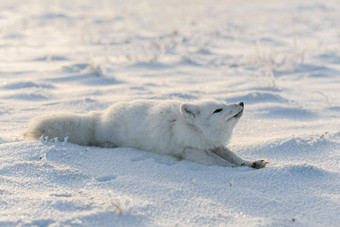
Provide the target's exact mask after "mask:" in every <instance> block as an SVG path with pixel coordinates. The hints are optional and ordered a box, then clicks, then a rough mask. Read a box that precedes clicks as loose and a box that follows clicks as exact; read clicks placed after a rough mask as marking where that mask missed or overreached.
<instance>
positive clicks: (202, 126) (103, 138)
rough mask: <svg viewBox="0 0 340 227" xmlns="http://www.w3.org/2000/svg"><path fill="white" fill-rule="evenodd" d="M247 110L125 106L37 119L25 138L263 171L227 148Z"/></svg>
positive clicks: (207, 105) (155, 103) (209, 104)
mask: <svg viewBox="0 0 340 227" xmlns="http://www.w3.org/2000/svg"><path fill="white" fill-rule="evenodd" d="M243 107H244V104H243V103H242V102H241V103H239V104H229V105H227V104H225V103H222V102H216V101H196V102H191V103H182V102H180V101H164V100H149V101H133V102H120V103H117V104H114V105H112V106H111V107H109V108H108V109H107V110H106V111H104V112H90V113H89V114H54V115H49V116H45V117H42V118H38V119H36V120H34V121H33V122H32V123H31V124H30V126H29V128H28V130H27V131H26V132H24V136H25V137H27V138H31V139H38V138H40V137H41V136H47V137H48V138H58V139H59V140H60V141H62V140H63V139H64V138H65V137H68V141H69V142H71V143H75V144H79V145H84V146H99V147H106V148H113V147H133V148H137V149H140V150H144V151H150V152H154V153H158V154H163V155H171V156H174V157H177V158H179V159H186V160H190V161H194V162H198V163H202V164H206V165H221V166H227V167H236V166H249V167H253V168H257V169H258V168H263V167H265V166H266V165H267V163H268V162H266V161H265V160H257V161H247V160H243V159H242V158H240V157H238V156H237V155H236V154H234V153H233V152H232V151H230V150H229V149H228V148H226V145H227V143H228V141H229V139H230V137H231V135H232V131H233V129H234V127H235V125H236V123H237V122H238V120H239V119H240V117H241V116H242V113H243Z"/></svg>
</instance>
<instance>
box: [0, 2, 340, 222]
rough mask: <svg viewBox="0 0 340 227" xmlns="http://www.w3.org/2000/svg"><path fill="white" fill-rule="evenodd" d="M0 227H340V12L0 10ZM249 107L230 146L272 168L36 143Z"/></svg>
mask: <svg viewBox="0 0 340 227" xmlns="http://www.w3.org/2000/svg"><path fill="white" fill-rule="evenodd" d="M0 8H1V11H0V129H1V130H0V226H67V225H71V226H174V225H179V226H293V225H296V226H338V225H339V223H340V196H339V195H340V92H339V91H340V46H339V43H340V35H339V34H340V33H339V27H340V5H339V2H338V1H336V0H330V1H327V2H324V1H320V0H312V1H307V0H306V1H305V0H301V1H292V0H288V1H284V0H278V1H267V0H263V1H260V0H254V1H245V0H241V1H232V0H230V1H220V0H212V1H203V0H200V1H191V0H188V1H179V0H172V1H170V0H169V1H167V0H166V1H152V0H150V1H137V0H128V1H118V0H116V1H109V0H107V1H106V0H96V1H94V0H87V1H83V0H73V1H66V0H61V1H43V0H32V1H29V2H26V1H20V0H15V1H13V0H2V1H1V3H0ZM205 98H214V99H218V100H226V101H227V102H239V101H243V102H244V103H245V112H244V115H243V116H242V118H241V120H240V122H239V123H238V125H237V126H236V128H235V131H234V135H233V139H232V141H231V143H230V145H229V147H230V148H231V149H232V150H234V151H235V152H236V153H237V154H239V155H240V156H242V157H244V158H249V159H258V158H265V159H266V160H268V161H269V165H268V166H267V168H265V169H260V170H254V169H250V168H246V167H244V168H224V167H218V166H204V165H200V164H197V163H192V162H189V161H176V160H175V159H173V158H171V157H163V156H159V155H155V154H151V153H147V152H144V151H140V150H136V149H132V148H117V149H103V148H96V147H82V146H78V145H74V144H70V143H66V142H55V141H44V140H41V141H26V140H24V139H23V137H22V136H21V133H22V132H23V131H24V130H25V127H27V123H28V121H29V120H30V119H32V118H33V117H35V116H38V115H44V114H49V113H53V112H76V113H87V112H88V111H92V110H103V109H105V108H107V107H108V106H109V105H111V104H112V103H115V102H117V101H120V100H134V99H180V100H183V101H186V100H195V99H205Z"/></svg>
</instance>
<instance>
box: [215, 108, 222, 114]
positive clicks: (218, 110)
mask: <svg viewBox="0 0 340 227" xmlns="http://www.w3.org/2000/svg"><path fill="white" fill-rule="evenodd" d="M222 110H223V109H222V108H218V109H216V110H215V111H214V113H219V112H221V111H222Z"/></svg>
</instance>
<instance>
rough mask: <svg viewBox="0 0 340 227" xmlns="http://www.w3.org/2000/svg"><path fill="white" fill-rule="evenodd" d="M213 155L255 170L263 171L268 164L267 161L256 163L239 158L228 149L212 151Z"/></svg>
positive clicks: (261, 160) (256, 161) (222, 148)
mask: <svg viewBox="0 0 340 227" xmlns="http://www.w3.org/2000/svg"><path fill="white" fill-rule="evenodd" d="M211 151H212V153H214V154H216V155H217V156H219V157H221V158H223V159H225V160H227V161H228V162H231V163H233V164H235V165H237V166H249V167H252V168H255V169H261V168H264V167H266V165H267V164H268V162H267V161H266V160H263V159H260V160H255V161H249V160H244V159H242V158H240V157H239V156H237V155H236V154H235V153H234V152H232V151H231V150H229V149H228V148H226V147H218V148H216V149H214V150H211Z"/></svg>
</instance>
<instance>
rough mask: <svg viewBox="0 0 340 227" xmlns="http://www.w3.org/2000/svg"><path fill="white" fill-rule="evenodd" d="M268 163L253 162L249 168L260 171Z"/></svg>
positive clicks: (262, 161)
mask: <svg viewBox="0 0 340 227" xmlns="http://www.w3.org/2000/svg"><path fill="white" fill-rule="evenodd" d="M267 164H268V162H267V161H266V160H256V161H254V162H253V163H252V164H251V166H250V167H252V168H255V169H261V168H264V167H266V165H267Z"/></svg>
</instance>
